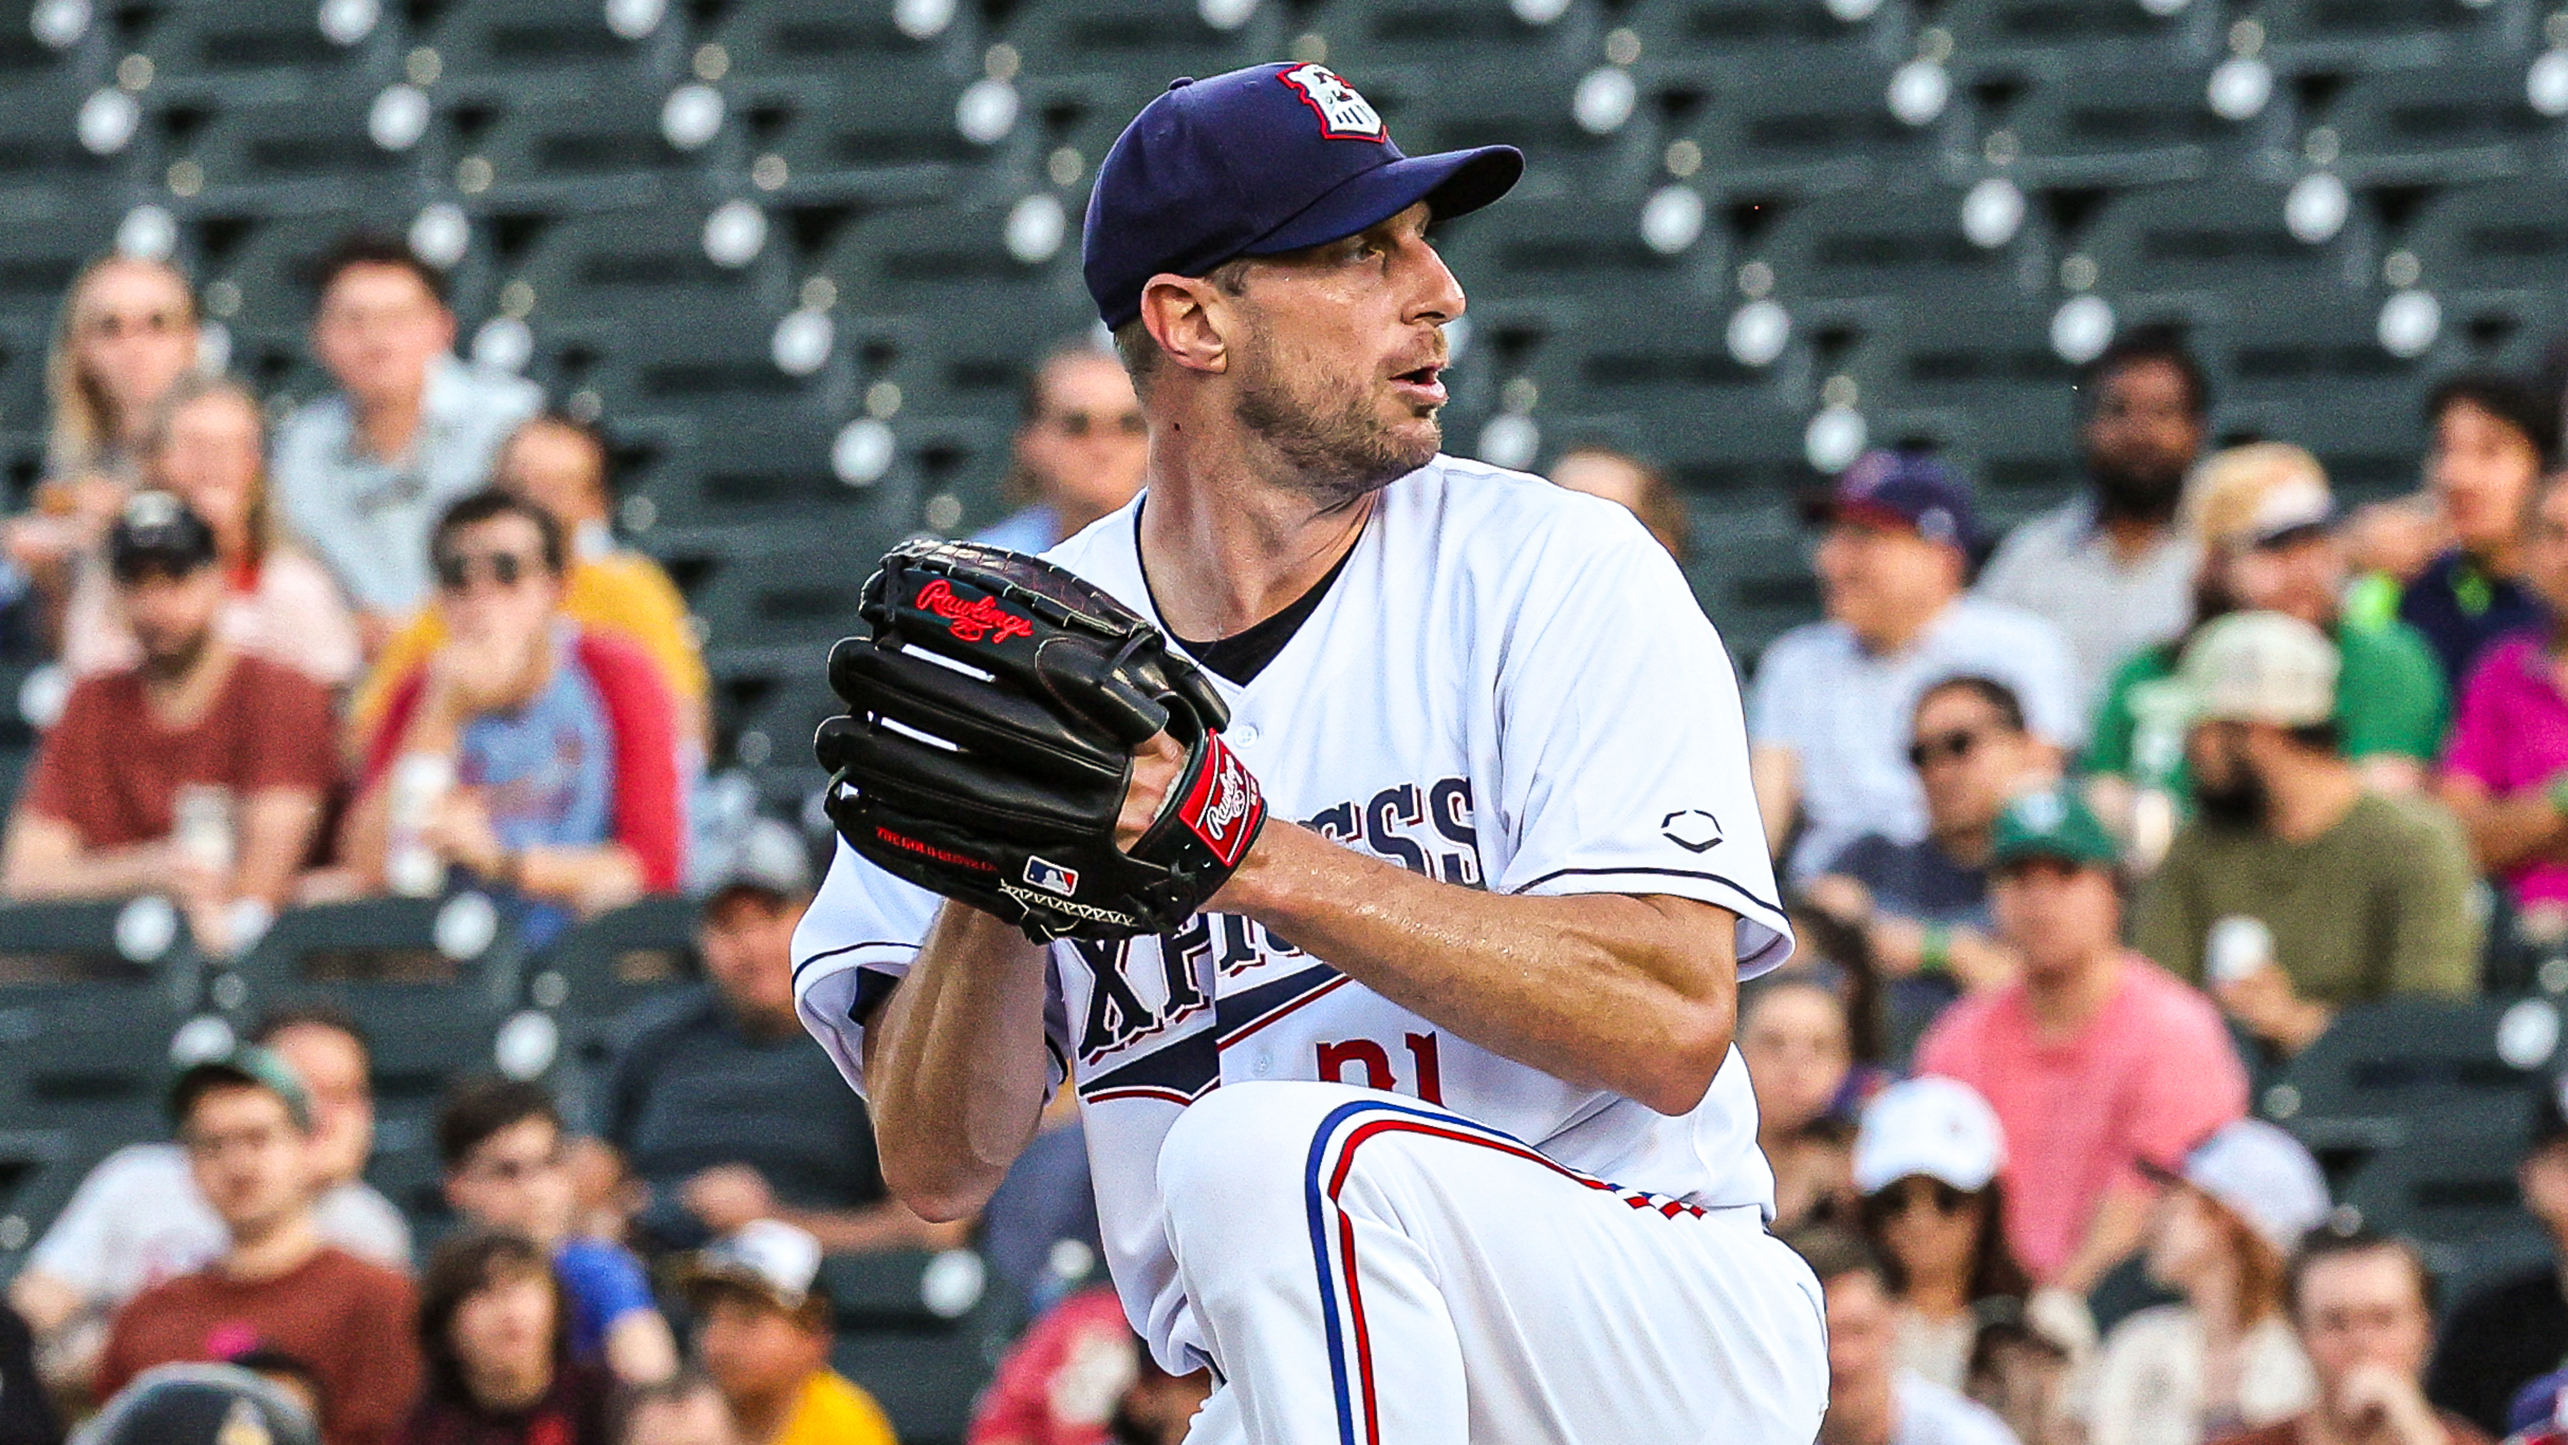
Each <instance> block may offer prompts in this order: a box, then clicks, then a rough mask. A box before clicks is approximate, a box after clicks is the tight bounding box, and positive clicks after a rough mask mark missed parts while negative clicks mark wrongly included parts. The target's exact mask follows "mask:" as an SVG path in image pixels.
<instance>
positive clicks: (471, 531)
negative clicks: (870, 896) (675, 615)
mask: <svg viewBox="0 0 2568 1445" xmlns="http://www.w3.org/2000/svg"><path fill="white" fill-rule="evenodd" d="M430 552H431V555H432V558H433V560H434V563H435V572H436V578H437V606H438V609H439V611H440V612H441V613H442V614H443V616H444V617H445V620H446V625H447V629H448V632H449V634H450V635H449V638H448V640H447V642H446V643H445V644H444V645H443V646H441V647H440V648H438V649H437V651H436V652H435V653H434V654H433V655H432V656H431V657H430V658H429V660H428V661H427V662H426V663H424V664H423V665H421V666H420V667H418V668H415V669H413V671H412V672H411V674H410V675H409V676H408V677H407V678H405V679H403V680H402V682H401V683H400V684H398V685H397V686H396V687H395V688H394V690H393V692H392V695H391V701H390V702H389V703H388V704H387V705H386V707H385V709H384V714H383V717H382V719H381V721H380V722H379V723H378V724H377V725H376V727H375V728H374V730H373V733H372V735H371V736H370V737H369V738H368V739H367V740H366V743H365V746H364V749H363V751H364V755H365V759H366V763H365V773H364V776H365V784H364V788H363V791H362V792H361V793H360V795H359V797H358V800H357V803H356V805H355V807H354V808H353V809H351V811H350V815H349V822H348V848H347V852H348V855H349V858H350V860H351V861H352V862H353V863H354V864H355V865H356V866H357V867H358V868H359V869H360V870H361V871H363V872H364V873H366V874H367V875H369V876H370V877H371V878H373V879H374V880H376V881H378V882H379V883H380V884H382V885H384V886H386V887H388V888H389V889H391V890H392V891H395V892H401V893H409V894H415V895H433V894H435V893H437V892H439V891H440V890H441V889H442V887H443V886H444V883H445V881H446V879H445V875H446V874H447V873H448V871H449V870H455V871H460V872H463V873H468V874H471V875H472V876H473V877H475V878H477V879H478V880H480V882H481V883H482V884H483V885H484V886H486V887H491V888H497V889H501V890H503V891H507V892H511V893H514V894H515V895H516V896H517V898H518V899H519V900H520V901H521V902H522V903H523V904H524V905H525V907H526V918H525V920H524V922H523V924H522V928H523V929H524V930H526V931H528V932H530V933H531V934H533V935H534V936H536V937H537V939H538V940H539V941H540V940H541V939H542V938H544V937H547V936H549V935H550V934H552V933H555V932H558V931H559V930H560V928H561V927H563V926H564V925H566V924H567V923H568V921H569V919H570V917H571V916H572V915H573V914H580V913H590V912H595V911H597V910H598V909H601V908H609V907H613V906H616V905H618V904H621V903H624V902H628V901H630V900H631V899H633V898H635V897H637V896H639V895H641V894H643V893H646V892H666V891H669V890H672V889H674V888H676V887H677V885H678V878H679V874H680V871H681V869H680V860H681V852H682V848H683V842H684V838H683V834H684V827H683V808H682V797H683V787H682V784H681V780H680V776H679V772H680V768H679V758H678V741H677V713H676V707H675V705H674V704H673V703H672V702H671V701H670V696H669V690H668V687H667V685H666V684H664V683H663V682H662V681H661V679H660V674H659V670H658V668H657V667H656V666H655V665H654V664H653V663H652V661H651V660H650V658H649V657H648V656H647V655H645V654H644V653H642V652H641V651H640V650H639V649H637V648H635V647H634V646H632V645H631V644H629V643H626V642H623V641H620V640H618V639H615V638H611V637H606V636H602V635H599V634H595V633H591V632H587V631H584V630H582V629H580V628H578V627H576V626H574V625H572V624H571V623H570V622H569V621H568V620H567V619H566V618H565V617H564V616H563V615H562V610H561V609H562V594H563V585H564V583H563V576H564V570H565V568H566V567H567V565H568V557H567V552H566V544H565V541H564V538H563V535H562V529H561V526H560V524H559V523H558V522H556V521H555V520H554V519H553V516H552V514H551V513H549V512H546V511H544V510H543V509H541V508H539V507H536V506H535V505H533V504H532V503H529V502H526V501H524V500H521V499H519V498H517V497H514V496H511V495H509V494H507V493H505V492H497V491H487V492H477V493H474V494H473V495H471V496H468V497H465V498H464V499H463V500H461V501H459V502H457V503H455V504H454V505H453V506H451V507H449V508H447V509H446V512H445V515H444V516H443V517H442V518H440V519H439V521H438V523H437V528H436V531H435V533H434V534H433V535H432V536H431V538H430Z"/></svg>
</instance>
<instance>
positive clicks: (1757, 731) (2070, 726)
mask: <svg viewBox="0 0 2568 1445" xmlns="http://www.w3.org/2000/svg"><path fill="white" fill-rule="evenodd" d="M1802 516H1803V518H1804V520H1805V521H1807V522H1808V523H1809V524H1811V525H1812V526H1813V527H1815V528H1817V529H1819V532H1818V541H1817V545H1816V546H1815V548H1814V550H1813V551H1812V554H1811V565H1812V567H1813V568H1814V569H1815V570H1816V571H1817V573H1818V576H1819V601H1820V606H1821V610H1823V611H1824V612H1825V613H1826V614H1827V616H1826V617H1825V618H1824V619H1823V620H1821V621H1818V622H1813V623H1809V624H1807V625H1805V626H1801V627H1796V628H1794V629H1792V630H1791V631H1790V632H1787V633H1785V634H1784V635H1783V636H1781V637H1779V638H1776V639H1775V641H1774V645H1773V646H1771V647H1769V648H1767V649H1766V653H1765V657H1764V660H1763V661H1761V662H1759V663H1758V664H1757V675H1756V686H1755V688H1754V689H1753V690H1752V691H1751V693H1750V695H1749V699H1748V703H1749V705H1748V739H1749V743H1750V747H1749V752H1748V771H1749V773H1750V774H1751V775H1752V778H1753V781H1754V782H1755V785H1756V793H1757V809H1758V812H1759V814H1760V815H1761V816H1762V817H1763V819H1764V822H1765V829H1766V842H1767V844H1768V845H1769V846H1770V847H1771V848H1772V849H1773V851H1774V854H1775V856H1776V857H1777V858H1778V859H1783V860H1785V861H1786V864H1787V868H1786V871H1787V876H1788V881H1789V882H1790V883H1792V884H1795V885H1799V884H1803V883H1807V882H1808V881H1809V880H1811V879H1812V878H1815V877H1817V876H1818V875H1819V874H1820V873H1822V872H1824V871H1826V869H1827V868H1828V866H1829V865H1830V864H1831V863H1833V862H1834V861H1835V860H1836V858H1837V855H1838V854H1839V853H1842V852H1844V851H1845V849H1846V848H1847V846H1848V845H1849V844H1851V843H1853V842H1854V841H1855V840H1856V839H1858V838H1860V837H1862V836H1863V835H1864V834H1866V833H1882V834H1886V835H1888V836H1890V837H1892V838H1896V839H1899V840H1901V841H1907V840H1909V839H1913V838H1918V837H1922V836H1923V835H1924V834H1925V832H1926V826H1927V824H1926V799H1925V796H1924V795H1923V793H1922V792H1921V791H1920V790H1919V788H1918V784H1917V775H1916V773H1915V772H1913V771H1912V770H1911V769H1910V768H1909V765H1908V759H1907V756H1906V752H1907V745H1908V743H1909V741H1910V737H1909V731H1908V728H1907V726H1905V723H1906V722H1907V720H1909V719H1910V718H1912V717H1913V716H1914V715H1915V711H1916V706H1917V698H1918V696H1919V694H1921V693H1923V692H1924V691H1925V690H1926V688H1927V687H1929V686H1931V685H1932V684H1934V683H1936V682H1938V681H1941V680H1942V679H1944V678H1947V677H1952V676H1954V675H1956V674H1959V673H1975V674H1978V675H1980V676H1984V677H1993V678H1997V679H1999V680H2001V681H2003V682H2004V683H2005V684H2006V685H2007V686H2008V687H2009V688H2011V689H2013V690H2014V693H2015V695H2016V697H2017V698H2018V699H2019V700H2020V701H2021V702H2022V704H2023V707H2024V717H2025V721H2026V722H2027V723H2028V724H2029V725H2030V726H2031V728H2032V730H2033V732H2034V734H2035V735H2036V736H2038V737H2039V738H2041V739H2042V741H2043V742H2044V744H2045V745H2053V744H2056V745H2059V746H2063V747H2070V746H2075V745H2076V744H2077V742H2078V741H2079V734H2080V733H2081V732H2082V731H2083V730H2084V727H2085V723H2086V706H2087V704H2086V698H2085V694H2084V693H2083V692H2081V691H2080V689H2079V687H2078V684H2077V673H2076V669H2075V667H2074V666H2073V665H2072V663H2071V661H2070V654H2069V648H2068V644H2067V643H2066V642H2065V641H2063V640H2062V638H2061V635H2060V631H2059V629H2058V628H2056V627H2054V626H2052V624H2051V623H2049V622H2047V621H2045V620H2043V619H2042V618H2040V617H2037V616H2035V615H2033V614H2032V613H2029V612H2022V611H2018V610H2016V609H2015V608H2013V607H2010V606H2007V605H2005V604H2002V603H1997V602H1991V601H1988V600H1987V599H1985V598H1983V597H1980V596H1978V595H1976V594H1974V593H1971V592H1968V591H1966V590H1964V584H1965V583H1966V582H1968V580H1969V577H1970V558H1971V553H1972V551H1973V549H1974V548H1975V547H1977V546H1978V544H1979V538H1980V530H1979V524H1978V522H1977V521H1976V519H1975V513H1974V508H1973V503H1972V500H1971V489H1970V487H1969V485H1968V484H1967V483H1965V482H1964V481H1963V480H1962V478H1961V477H1960V476H1959V475H1958V474H1957V473H1955V472H1954V471H1953V470H1952V469H1951V468H1950V467H1947V466H1946V465H1944V463H1942V462H1941V461H1938V460H1937V459H1935V458H1934V457H1931V456H1928V455H1925V454H1923V453H1918V452H1909V451H1872V452H1866V453H1865V454H1864V455H1862V456H1860V457H1858V458H1856V459H1855V462H1854V464H1853V465H1852V466H1850V467H1848V468H1847V469H1846V470H1845V472H1844V474H1843V475H1841V476H1839V477H1838V478H1837V481H1836V484H1835V485H1834V486H1833V487H1832V488H1830V489H1829V490H1828V491H1827V492H1825V493H1821V494H1818V495H1814V496H1810V497H1807V498H1804V499H1803V504H1802Z"/></svg>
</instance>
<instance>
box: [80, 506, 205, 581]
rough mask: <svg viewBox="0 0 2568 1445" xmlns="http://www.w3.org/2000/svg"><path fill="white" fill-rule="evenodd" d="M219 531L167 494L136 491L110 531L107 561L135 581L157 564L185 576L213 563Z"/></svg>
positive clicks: (117, 570) (111, 568)
mask: <svg viewBox="0 0 2568 1445" xmlns="http://www.w3.org/2000/svg"><path fill="white" fill-rule="evenodd" d="M215 550H216V549H215V543H214V531H213V529H212V528H210V527H208V526H206V525H205V522H204V519H203V518H200V517H198V516H197V515H196V514H195V513H194V512H192V511H189V510H188V507H187V504H186V503H185V502H182V501H180V500H179V499H178V498H177V497H175V496H173V495H171V494H170V493H168V492H136V493H135V494H134V495H133V496H132V497H130V498H128V499H127V500H126V502H125V509H124V510H123V511H122V512H120V513H118V514H117V517H116V523H115V525H114V526H112V527H110V528H108V529H107V565H108V569H109V570H110V571H111V572H113V573H114V574H115V575H116V576H117V577H118V578H120V579H122V580H125V581H132V580H134V579H136V578H138V577H140V576H141V575H142V574H143V573H144V572H146V571H148V570H150V569H151V568H154V567H163V568H167V569H169V570H171V571H174V572H177V573H180V574H182V575H183V574H186V573H189V572H193V571H195V570H196V569H197V568H199V567H202V566H204V565H206V564H207V563H209V562H212V561H213V560H214V557H215Z"/></svg>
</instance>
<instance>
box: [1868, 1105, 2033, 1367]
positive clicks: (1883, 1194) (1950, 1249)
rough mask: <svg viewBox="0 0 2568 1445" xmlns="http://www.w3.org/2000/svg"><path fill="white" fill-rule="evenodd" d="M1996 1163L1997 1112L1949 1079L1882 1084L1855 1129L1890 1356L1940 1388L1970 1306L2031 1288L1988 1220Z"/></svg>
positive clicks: (1996, 1194) (2000, 1160) (1995, 1218)
mask: <svg viewBox="0 0 2568 1445" xmlns="http://www.w3.org/2000/svg"><path fill="white" fill-rule="evenodd" d="M2005 1162H2006V1138H2005V1135H2004V1134H2003V1133H2002V1132H2001V1131H2000V1129H1999V1125H1998V1122H1997V1111H1996V1110H1994V1109H1991V1108H1990V1107H1989V1106H1988V1101H1987V1100H1986V1099H1983V1098H1981V1097H1980V1096H1979V1094H1978V1092H1977V1091H1975V1090H1974V1089H1972V1088H1971V1086H1970V1085H1968V1084H1964V1083H1958V1082H1956V1081H1954V1080H1952V1079H1934V1078H1927V1079H1909V1080H1907V1081H1905V1082H1903V1083H1897V1084H1893V1085H1891V1086H1890V1087H1889V1088H1887V1089H1884V1090H1883V1091H1882V1092H1881V1093H1880V1094H1879V1095H1878V1096H1877V1097H1875V1098H1874V1099H1873V1101H1872V1105H1871V1107H1870V1108H1867V1109H1866V1110H1864V1119H1863V1124H1862V1126H1861V1127H1860V1128H1859V1129H1857V1130H1856V1133H1855V1187H1856V1188H1857V1189H1860V1190H1862V1191H1863V1198H1864V1204H1863V1221H1864V1232H1865V1234H1866V1235H1868V1236H1869V1237H1870V1238H1871V1240H1872V1244H1873V1248H1874V1250H1875V1251H1876V1252H1877V1253H1878V1254H1879V1255H1880V1257H1881V1263H1882V1275H1883V1278H1884V1279H1885V1281H1886V1282H1887V1283H1888V1284H1889V1285H1890V1291H1891V1295H1892V1298H1893V1306H1892V1307H1893V1311H1894V1313H1895V1314H1896V1316H1897V1320H1898V1329H1899V1337H1898V1344H1897V1351H1896V1353H1897V1359H1898V1362H1899V1365H1900V1367H1901V1368H1902V1369H1907V1370H1913V1371H1915V1372H1916V1373H1917V1374H1918V1375H1920V1376H1922V1377H1924V1378H1926V1379H1928V1380H1932V1381H1934V1382H1935V1383H1936V1384H1938V1385H1941V1386H1943V1387H1944V1388H1946V1389H1948V1390H1958V1389H1961V1388H1962V1386H1963V1383H1964V1380H1965V1378H1966V1376H1967V1375H1968V1374H1969V1370H1970V1361H1971V1343H1972V1341H1973V1340H1974V1339H1975V1338H1976V1337H1977V1335H1978V1332H1979V1306H1980V1304H1981V1303H1982V1302H1983V1301H1985V1300H1990V1299H2013V1300H2015V1301H2017V1302H2018V1303H2021V1302H2022V1300H2023V1298H2024V1297H2025V1296H2026V1295H2027V1294H2029V1293H2031V1292H2032V1282H2031V1281H2030V1280H2028V1279H2026V1278H2025V1275H2024V1266H2022V1265H2020V1264H2017V1263H2016V1262H2015V1256H2014V1255H2013V1254H2012V1253H2011V1252H2009V1251H2008V1249H2007V1247H2006V1232H2005V1230H2004V1229H2003V1228H2001V1227H2000V1224H1999V1218H2000V1215H2001V1214H2002V1213H2003V1211H2004V1209H2005V1193H2004V1190H2005V1186H2004V1185H2001V1184H2000V1183H1998V1179H1997V1171H1998V1169H1999V1167H2000V1166H2001V1165H2003V1164H2004V1163H2005Z"/></svg>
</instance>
